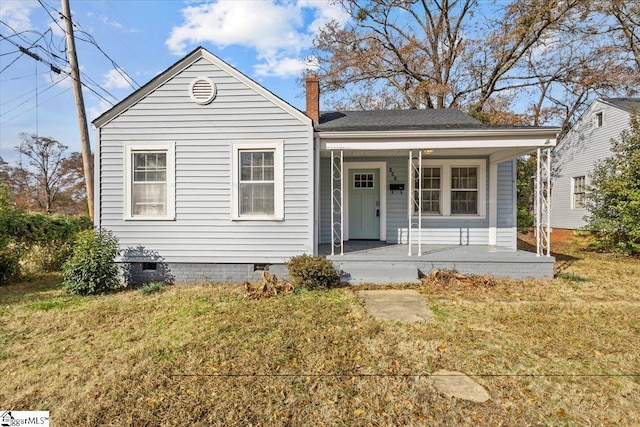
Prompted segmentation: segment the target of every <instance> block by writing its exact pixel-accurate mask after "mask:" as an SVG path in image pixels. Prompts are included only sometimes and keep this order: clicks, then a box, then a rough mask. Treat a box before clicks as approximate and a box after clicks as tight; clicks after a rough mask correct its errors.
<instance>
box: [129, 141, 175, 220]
mask: <svg viewBox="0 0 640 427" xmlns="http://www.w3.org/2000/svg"><path fill="white" fill-rule="evenodd" d="M174 150H175V148H174V144H173V143H126V144H125V198H126V200H125V202H126V203H125V213H124V218H125V219H156V220H157V219H160V220H167V219H174V218H175V184H174V182H175V162H174Z"/></svg>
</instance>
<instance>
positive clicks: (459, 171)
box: [413, 159, 487, 217]
mask: <svg viewBox="0 0 640 427" xmlns="http://www.w3.org/2000/svg"><path fill="white" fill-rule="evenodd" d="M422 165H423V166H422V172H421V178H422V213H423V214H427V215H434V216H435V215H439V216H442V217H454V216H457V217H460V216H474V217H484V216H485V215H486V178H487V177H486V161H485V160H482V159H468V160H467V159H462V160H437V159H429V160H423V161H422ZM413 179H414V181H413V185H414V189H417V188H418V185H419V184H420V183H419V181H418V179H417V177H416V176H414V177H413ZM415 197H416V199H417V190H416V193H415ZM416 213H418V206H417V202H416V206H415V207H414V214H416Z"/></svg>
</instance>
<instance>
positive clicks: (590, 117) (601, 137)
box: [551, 98, 640, 240]
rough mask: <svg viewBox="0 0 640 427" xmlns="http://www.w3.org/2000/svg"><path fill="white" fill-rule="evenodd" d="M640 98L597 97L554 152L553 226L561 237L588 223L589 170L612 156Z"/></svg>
mask: <svg viewBox="0 0 640 427" xmlns="http://www.w3.org/2000/svg"><path fill="white" fill-rule="evenodd" d="M634 109H638V110H640V98H599V99H596V100H595V101H594V102H593V103H592V104H591V105H590V106H589V108H588V109H587V111H585V113H584V114H583V115H582V117H580V119H579V120H578V121H577V122H576V123H575V124H574V125H573V127H572V128H571V129H570V130H569V131H568V132H567V133H566V135H564V137H562V138H561V139H560V142H559V143H558V145H557V146H556V147H555V148H554V149H553V155H552V159H553V160H552V173H551V177H552V178H551V179H552V187H551V188H552V189H551V227H552V229H553V232H552V237H553V239H554V240H556V239H558V240H562V239H564V238H566V237H567V236H569V235H571V234H572V231H573V230H576V229H578V228H582V227H584V226H585V224H586V222H585V216H586V215H587V210H586V199H587V197H588V195H587V186H588V185H589V173H590V172H591V171H592V170H593V168H594V166H595V164H596V163H597V162H598V161H599V160H603V159H605V158H607V157H609V156H610V155H611V140H612V139H618V138H619V137H620V134H621V132H622V131H623V130H625V129H629V126H630V125H629V123H630V122H629V121H630V118H631V112H632V111H633V110H634Z"/></svg>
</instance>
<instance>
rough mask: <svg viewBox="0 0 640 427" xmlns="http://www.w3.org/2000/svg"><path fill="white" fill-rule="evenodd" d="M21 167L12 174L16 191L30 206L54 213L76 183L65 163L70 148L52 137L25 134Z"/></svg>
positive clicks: (23, 136) (20, 152)
mask: <svg viewBox="0 0 640 427" xmlns="http://www.w3.org/2000/svg"><path fill="white" fill-rule="evenodd" d="M20 139H21V140H22V142H21V143H20V145H19V146H17V147H16V150H17V151H18V153H19V154H20V158H19V160H18V164H17V166H16V167H14V168H12V170H11V171H10V181H11V184H12V187H13V192H14V194H16V195H17V196H18V198H22V199H23V202H24V203H26V204H27V205H28V207H31V208H35V209H37V210H40V211H43V212H46V213H51V212H53V211H54V207H55V205H56V202H57V201H58V199H59V197H60V194H61V192H62V191H64V190H65V189H67V188H68V187H69V186H70V184H71V183H72V182H73V181H74V179H73V178H71V177H70V176H69V170H68V168H65V167H64V166H65V165H64V163H65V161H66V160H67V158H66V156H65V153H66V151H67V148H68V147H67V146H66V145H64V144H62V143H60V142H59V141H56V140H55V139H53V138H50V137H41V136H36V135H28V134H21V135H20Z"/></svg>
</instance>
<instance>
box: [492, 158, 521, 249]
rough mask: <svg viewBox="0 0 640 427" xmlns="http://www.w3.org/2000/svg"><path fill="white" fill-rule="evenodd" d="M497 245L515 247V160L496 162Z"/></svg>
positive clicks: (516, 243)
mask: <svg viewBox="0 0 640 427" xmlns="http://www.w3.org/2000/svg"><path fill="white" fill-rule="evenodd" d="M497 202H498V224H497V227H498V230H497V241H496V244H497V245H498V246H502V247H506V248H512V249H516V247H517V245H518V228H517V224H516V203H517V199H516V161H515V159H514V160H508V161H506V162H502V163H499V164H498V200H497Z"/></svg>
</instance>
